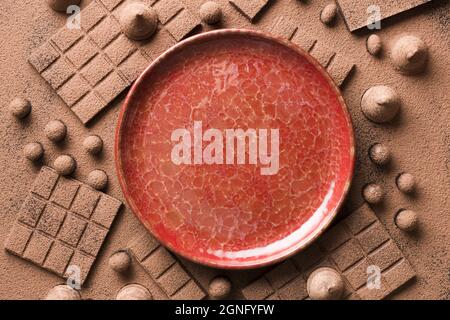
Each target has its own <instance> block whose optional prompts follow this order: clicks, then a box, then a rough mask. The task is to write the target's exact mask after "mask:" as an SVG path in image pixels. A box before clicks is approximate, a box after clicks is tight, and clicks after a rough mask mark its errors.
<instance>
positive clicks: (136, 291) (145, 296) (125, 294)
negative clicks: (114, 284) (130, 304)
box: [116, 283, 153, 300]
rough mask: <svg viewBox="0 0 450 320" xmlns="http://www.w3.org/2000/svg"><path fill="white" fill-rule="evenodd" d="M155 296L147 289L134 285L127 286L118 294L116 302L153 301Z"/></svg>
mask: <svg viewBox="0 0 450 320" xmlns="http://www.w3.org/2000/svg"><path fill="white" fill-rule="evenodd" d="M152 299H153V296H152V294H151V293H150V291H148V289H147V288H145V287H144V286H141V285H140V284H137V283H133V284H129V285H126V286H125V287H123V288H122V289H120V291H119V292H118V293H117V296H116V300H152Z"/></svg>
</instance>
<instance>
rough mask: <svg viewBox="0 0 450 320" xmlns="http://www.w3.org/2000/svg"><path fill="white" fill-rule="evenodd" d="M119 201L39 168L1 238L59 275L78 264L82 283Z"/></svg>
mask: <svg viewBox="0 0 450 320" xmlns="http://www.w3.org/2000/svg"><path fill="white" fill-rule="evenodd" d="M121 205H122V203H121V202H120V201H119V200H116V199H114V198H112V197H110V196H108V195H106V194H104V193H102V192H99V191H97V190H94V189H92V188H90V187H88V186H87V185H84V184H83V183H81V182H79V181H76V180H74V179H68V178H65V177H62V176H59V175H58V174H57V173H56V171H55V170H53V169H51V168H49V167H43V168H42V169H41V171H40V173H39V175H38V176H37V178H36V180H35V182H34V184H33V186H32V188H31V191H30V193H29V195H28V196H27V198H26V200H25V201H24V203H23V205H22V207H21V209H20V211H19V213H18V215H17V219H16V221H15V223H14V225H13V227H12V229H11V231H10V233H9V235H8V237H7V239H6V242H5V249H6V250H8V251H9V252H11V253H13V254H15V255H17V256H19V257H22V258H24V259H26V260H28V261H31V262H33V263H35V264H37V265H38V266H40V267H42V268H45V269H47V270H49V271H51V272H53V273H56V274H57V275H59V276H62V277H68V276H69V275H70V274H71V271H70V269H68V268H69V267H70V266H72V265H75V266H78V267H79V268H80V273H81V274H80V276H81V283H83V282H84V281H85V279H86V277H87V276H88V274H89V271H90V269H91V267H92V265H93V263H94V261H95V259H96V257H97V255H98V252H99V250H100V247H101V245H102V243H103V241H104V239H105V237H106V235H107V233H108V231H109V228H110V226H111V224H112V222H113V220H114V218H115V216H116V214H117V212H118V211H119V209H120V207H121Z"/></svg>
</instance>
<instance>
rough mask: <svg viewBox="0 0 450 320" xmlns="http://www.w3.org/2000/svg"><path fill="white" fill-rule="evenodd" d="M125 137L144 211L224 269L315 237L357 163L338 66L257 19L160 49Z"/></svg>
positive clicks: (153, 227)
mask: <svg viewBox="0 0 450 320" xmlns="http://www.w3.org/2000/svg"><path fill="white" fill-rule="evenodd" d="M239 129H241V131H238V130H239ZM277 146H278V152H277ZM115 148H116V149H115V155H116V166H117V172H118V176H119V180H120V184H121V187H122V190H123V192H124V195H125V198H126V200H127V202H128V204H129V206H130V207H131V209H132V210H133V212H134V213H135V214H136V216H137V217H138V218H139V220H140V221H141V222H142V223H143V224H144V225H145V226H146V227H147V228H148V230H149V231H150V232H151V233H152V234H153V235H154V236H155V237H156V238H158V239H159V241H161V243H163V244H164V245H165V246H167V247H168V248H169V249H171V250H172V251H174V252H176V253H178V254H180V255H182V256H184V257H186V258H188V259H190V260H193V261H196V262H199V263H202V264H206V265H210V266H214V267H220V268H251V267H259V266H263V265H267V264H270V263H273V262H276V261H279V260H281V259H283V258H286V257H287V256H289V255H291V254H293V253H294V252H296V251H298V250H299V249H301V248H304V247H305V246H306V245H308V244H309V243H311V242H312V241H313V240H314V239H315V238H317V237H318V235H319V234H320V233H321V232H322V231H323V230H324V229H325V228H326V227H327V226H328V225H329V224H330V222H331V220H332V219H333V217H334V216H335V215H336V212H337V210H338V208H339V206H340V205H341V203H342V201H343V199H344V197H345V194H346V192H347V190H348V188H349V184H350V181H351V177H352V172H353V165H354V139H353V131H352V125H351V121H350V117H349V114H348V112H347V108H346V105H345V103H344V100H343V98H342V96H341V94H340V92H339V90H338V89H337V87H336V86H335V84H334V83H333V81H332V80H331V78H330V77H329V75H328V74H327V73H326V72H325V71H324V69H323V68H322V67H321V66H320V65H319V64H318V63H317V62H316V60H314V59H313V58H311V57H310V56H309V55H308V54H307V53H305V52H304V51H302V50H301V49H299V48H297V47H296V46H294V45H292V44H291V43H288V42H285V41H283V40H279V39H274V38H272V37H270V36H268V35H265V34H262V33H259V32H255V31H248V30H219V31H213V32H208V33H204V34H201V35H198V36H194V37H191V38H189V39H188V40H185V41H183V42H181V43H179V44H177V45H175V46H174V47H172V48H171V49H169V50H168V51H166V52H165V53H164V54H162V55H161V56H160V57H159V58H158V59H156V60H155V61H154V62H153V63H152V64H151V65H150V66H149V67H148V68H147V69H146V70H145V72H144V73H143V74H142V75H141V76H140V77H139V79H138V80H137V81H136V83H135V84H134V86H133V87H132V88H131V90H130V92H129V94H128V96H127V98H126V101H125V104H124V105H123V107H122V110H121V113H120V117H119V123H118V126H117V130H116V141H115ZM239 148H240V149H239ZM233 152H234V153H233ZM239 157H240V159H238V158H239Z"/></svg>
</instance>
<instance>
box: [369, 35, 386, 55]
mask: <svg viewBox="0 0 450 320" xmlns="http://www.w3.org/2000/svg"><path fill="white" fill-rule="evenodd" d="M366 47H367V52H369V53H370V54H371V55H373V56H378V55H379V54H380V52H381V49H382V48H383V43H382V42H381V38H380V36H378V35H376V34H371V35H370V36H369V37H368V38H367V42H366Z"/></svg>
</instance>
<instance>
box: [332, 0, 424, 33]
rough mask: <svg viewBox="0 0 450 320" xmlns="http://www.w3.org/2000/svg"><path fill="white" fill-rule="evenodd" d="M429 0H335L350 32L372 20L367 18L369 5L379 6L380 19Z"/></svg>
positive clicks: (368, 16)
mask: <svg viewBox="0 0 450 320" xmlns="http://www.w3.org/2000/svg"><path fill="white" fill-rule="evenodd" d="M430 1H432V0H397V1H386V0H358V1H355V0H337V2H338V4H339V6H340V8H341V12H342V14H343V16H344V19H345V23H346V24H347V27H348V29H349V30H350V31H351V32H353V31H355V30H358V29H361V28H364V27H367V26H368V25H369V24H371V23H372V22H373V20H369V18H370V15H371V12H372V11H371V10H370V7H371V6H378V7H379V8H380V15H381V17H380V19H379V20H380V21H381V20H383V19H386V18H389V17H392V16H395V15H398V14H400V13H402V12H404V11H407V10H410V9H412V8H415V7H417V6H420V5H422V4H424V3H427V2H430ZM368 10H369V11H368Z"/></svg>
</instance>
